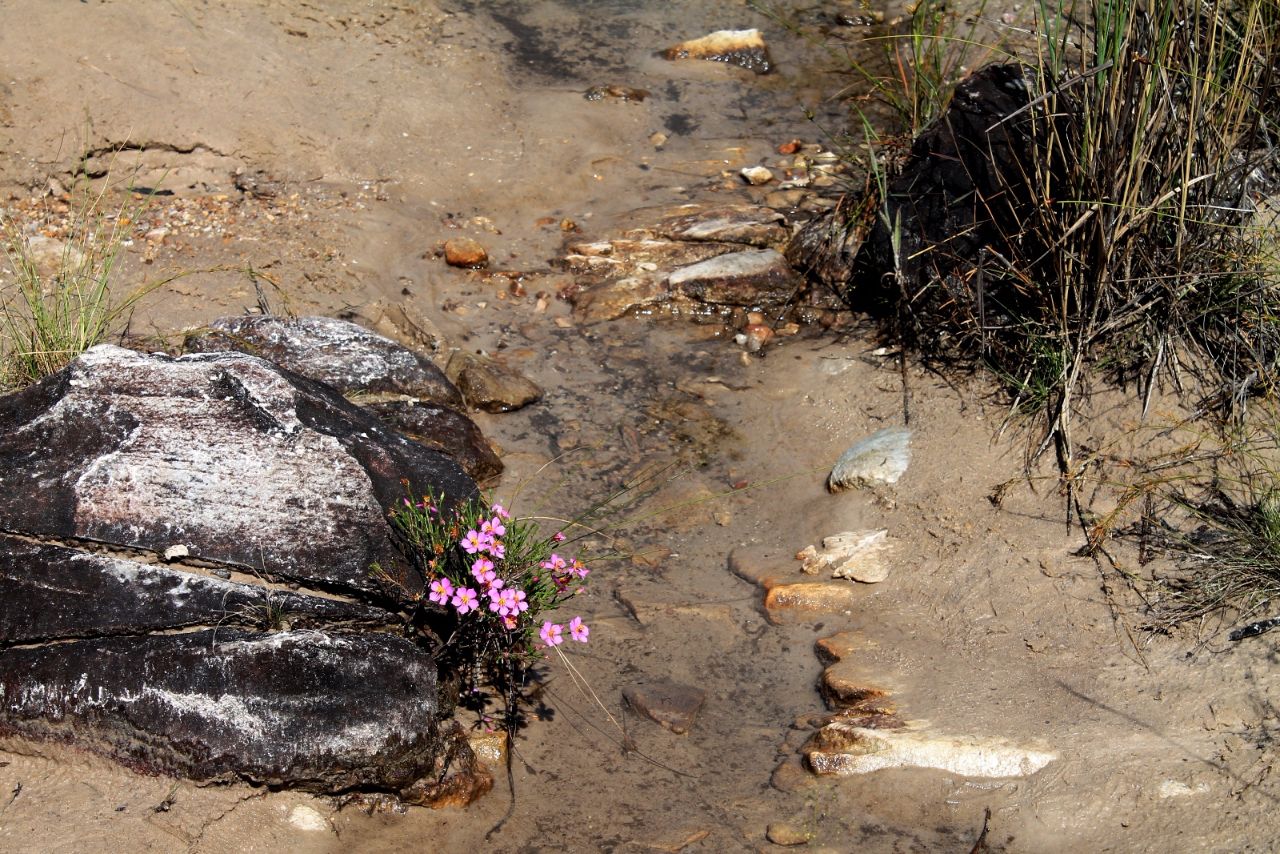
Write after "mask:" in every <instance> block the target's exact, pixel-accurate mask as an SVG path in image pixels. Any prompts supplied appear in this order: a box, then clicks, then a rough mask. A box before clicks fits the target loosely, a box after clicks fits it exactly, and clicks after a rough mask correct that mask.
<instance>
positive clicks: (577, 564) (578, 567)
mask: <svg viewBox="0 0 1280 854" xmlns="http://www.w3.org/2000/svg"><path fill="white" fill-rule="evenodd" d="M590 572H591V570H589V569H587V568H586V567H585V566H583V565H582V561H580V560H578V559H577V558H576V557H575V558H574V559H573V565H572V566H570V567H569V574H570V575H576V576H578V577H579V578H586V577H587V575H588V574H589V573H590Z"/></svg>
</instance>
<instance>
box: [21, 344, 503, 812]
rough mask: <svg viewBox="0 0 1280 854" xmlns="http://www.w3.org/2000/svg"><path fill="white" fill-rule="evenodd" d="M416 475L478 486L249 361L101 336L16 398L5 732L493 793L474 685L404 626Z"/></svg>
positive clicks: (227, 770)
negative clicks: (402, 543)
mask: <svg viewBox="0 0 1280 854" xmlns="http://www.w3.org/2000/svg"><path fill="white" fill-rule="evenodd" d="M402 478H404V479H406V480H407V481H408V482H409V483H410V484H411V485H412V488H413V489H414V490H415V491H419V492H421V491H425V490H427V489H432V490H434V491H435V492H436V493H437V494H438V493H440V492H444V493H445V494H446V495H448V496H450V497H451V500H457V499H460V498H464V497H467V496H470V495H472V494H474V491H475V485H474V482H473V481H472V480H471V479H470V478H468V477H467V475H466V474H465V473H464V472H463V471H462V469H461V468H460V467H459V466H458V465H457V464H456V463H455V462H454V461H453V460H452V459H450V458H449V457H447V456H445V455H444V454H442V453H440V452H438V451H435V450H432V449H429V448H425V447H423V446H422V445H420V444H418V443H416V442H413V441H410V440H409V439H406V438H404V437H403V436H400V435H399V434H397V433H395V432H393V431H391V430H389V429H387V428H385V427H383V426H382V425H381V424H380V422H379V421H378V420H377V418H375V417H374V416H373V415H372V414H370V413H368V412H366V411H365V410H363V409H361V408H360V407H358V406H355V405H354V404H351V403H349V402H348V401H347V400H345V399H344V398H343V397H342V396H341V395H340V394H338V393H337V392H336V391H334V390H333V389H332V388H330V387H329V386H327V385H323V384H321V383H317V382H313V381H311V380H307V379H305V378H303V377H300V376H297V375H295V374H291V373H289V372H287V371H283V370H281V369H279V368H277V367H276V366H274V365H272V364H270V363H268V362H265V361H263V360H261V359H258V358H255V357H252V356H248V355H244V354H240V353H208V354H194V355H189V356H183V357H179V358H172V357H169V356H164V355H145V354H141V353H136V352H133V351H130V350H123V349H120V348H118V347H111V346H101V347H96V348H94V349H92V350H90V351H88V352H87V353H85V354H84V355H82V356H81V357H80V358H78V359H76V360H75V361H74V362H72V363H71V365H69V366H68V367H67V368H66V369H64V370H63V371H61V372H59V373H58V374H56V375H54V376H51V377H49V378H47V379H46V380H44V381H43V382H41V383H39V384H37V385H35V386H32V387H31V388H29V389H27V390H25V391H23V392H21V393H19V394H16V395H10V396H8V397H5V398H2V399H0V732H3V733H6V734H16V735H21V736H25V737H33V738H59V739H66V740H69V741H73V742H74V743H76V744H78V745H80V746H82V747H85V748H87V749H89V750H93V751H95V752H98V753H101V754H104V755H107V756H111V757H113V758H116V759H118V760H120V761H123V762H125V763H127V764H129V765H131V766H133V767H137V768H140V769H145V770H147V771H152V772H162V773H171V774H182V775H185V776H190V777H194V778H197V779H201V780H234V779H242V780H248V781H252V782H258V783H266V784H270V785H284V786H296V787H302V788H306V789H310V790H315V791H323V792H341V791H347V790H351V789H361V790H365V789H370V790H380V791H387V792H392V793H397V794H399V795H400V796H402V797H405V798H407V799H411V800H413V801H414V802H433V801H438V800H439V799H441V798H444V799H448V800H450V801H452V802H457V801H460V800H461V801H465V800H467V799H469V798H471V797H474V796H475V795H478V794H479V793H481V792H483V791H485V790H487V788H488V786H489V785H490V779H489V777H488V775H487V773H486V772H485V771H484V770H483V769H482V768H479V767H477V766H476V765H475V762H474V758H473V756H472V754H471V752H470V750H469V748H468V747H467V743H466V741H465V738H464V736H463V735H462V734H461V732H460V731H459V730H458V728H457V727H456V725H455V724H453V723H452V722H451V720H450V719H449V717H448V716H449V714H450V713H451V712H452V701H453V694H452V690H451V689H448V688H444V689H442V688H440V687H439V686H438V682H440V681H444V682H445V683H448V684H452V683H453V681H455V680H454V677H452V676H450V675H448V674H445V675H444V677H442V676H441V675H439V674H437V672H436V669H435V662H434V661H433V659H432V657H431V655H430V654H429V653H428V652H427V651H425V650H423V649H420V648H419V647H418V646H416V645H414V644H413V643H412V642H410V641H409V640H406V639H405V637H404V632H403V630H402V626H403V625H404V617H403V615H402V608H404V607H407V606H411V605H412V604H413V602H414V594H415V592H416V591H419V590H421V588H422V579H421V578H420V576H418V575H417V573H416V570H415V569H414V568H413V567H412V566H410V565H409V564H408V563H407V562H406V561H405V560H404V558H403V557H402V555H401V554H400V552H399V551H398V550H397V548H396V546H395V544H394V542H393V539H392V537H393V534H392V531H391V529H390V526H389V525H388V523H387V520H386V515H385V511H386V509H387V508H388V507H389V506H391V505H392V504H394V503H396V502H399V501H400V500H402V498H403V496H404V494H405V493H404V489H405V487H404V486H403V484H402V483H401V479H402ZM95 544H106V546H107V547H109V548H110V549H111V550H112V551H111V553H109V554H108V553H103V548H102V546H101V545H95ZM91 546H92V547H91ZM175 547H181V548H175ZM166 551H167V552H168V553H169V557H171V558H173V559H174V562H162V561H161V560H160V555H161V554H163V553H165V552H166ZM375 564H376V565H378V566H379V567H380V568H381V570H382V572H381V573H374V572H372V571H371V569H372V567H373V566H374V565H375ZM281 582H284V583H287V584H288V585H289V587H290V588H291V589H281V585H280V583H281Z"/></svg>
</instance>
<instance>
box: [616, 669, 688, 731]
mask: <svg viewBox="0 0 1280 854" xmlns="http://www.w3.org/2000/svg"><path fill="white" fill-rule="evenodd" d="M622 696H623V699H625V700H626V701H627V704H628V705H630V706H631V708H633V709H635V710H636V711H637V712H639V713H640V714H642V715H644V716H645V717H647V718H649V719H650V720H652V721H654V722H656V723H658V724H659V725H661V726H662V727H663V728H665V729H669V730H671V731H672V732H674V733H676V734H677V735H683V734H684V733H686V732H688V731H689V728H690V727H691V726H693V721H694V718H696V717H697V715H698V711H699V710H700V709H701V708H702V704H703V703H704V702H706V699H707V694H706V692H705V691H703V690H702V689H701V688H694V687H692V686H689V685H682V684H680V683H679V682H673V681H671V680H670V679H661V680H657V681H654V682H647V683H645V684H643V685H633V686H630V687H627V688H624V689H622Z"/></svg>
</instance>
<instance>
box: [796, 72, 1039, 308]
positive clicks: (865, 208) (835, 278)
mask: <svg viewBox="0 0 1280 854" xmlns="http://www.w3.org/2000/svg"><path fill="white" fill-rule="evenodd" d="M1033 75H1034V72H1033V71H1032V70H1031V69H1028V68H1026V67H1025V66H1021V65H1017V64H1003V65H991V66H987V67H985V68H982V69H979V70H978V71H976V72H974V73H973V74H971V75H970V76H969V77H968V78H966V79H965V80H964V81H962V82H961V83H960V84H959V85H958V86H957V87H956V91H955V94H954V95H953V97H952V99H951V102H950V104H949V106H948V107H947V111H946V113H945V114H944V115H943V116H942V117H941V118H939V119H938V120H936V121H934V122H933V123H932V124H930V125H929V126H928V127H926V128H925V129H924V130H923V131H921V132H920V135H919V136H918V137H916V139H915V140H914V142H913V144H912V146H911V151H910V154H909V156H908V157H907V158H906V159H905V160H904V161H903V162H902V163H901V164H898V165H897V166H894V165H892V164H890V165H889V169H890V173H891V174H890V177H889V178H888V180H887V182H886V184H885V187H884V190H883V193H882V192H881V190H880V186H879V185H878V184H877V182H875V181H873V180H870V179H869V180H868V181H867V185H866V188H865V189H864V191H863V192H860V193H851V194H849V195H848V196H846V197H845V198H843V199H842V200H841V202H840V203H839V205H837V206H836V208H835V209H834V210H833V211H831V212H830V213H828V214H826V215H823V216H820V217H818V218H816V219H814V220H813V221H811V222H809V223H808V224H807V225H806V226H805V227H804V228H802V229H801V230H800V231H799V232H798V233H797V234H796V236H795V237H794V238H793V239H792V241H791V243H790V245H789V246H788V248H787V257H788V260H790V261H791V262H792V264H794V265H795V266H796V267H797V268H798V269H800V270H802V271H804V272H806V273H809V274H810V275H812V276H813V277H814V278H816V279H818V280H820V281H823V282H825V283H826V284H828V285H830V286H832V287H834V288H835V289H836V290H838V291H840V292H841V293H843V294H844V295H845V296H846V298H847V300H848V301H849V303H850V304H851V305H852V306H853V307H854V308H856V309H860V310H869V311H872V312H873V313H875V312H882V311H889V310H892V308H893V307H894V306H895V305H896V303H897V300H898V298H899V296H900V295H901V294H902V288H904V287H905V289H906V291H907V292H908V293H910V294H912V295H913V304H915V305H916V306H919V304H920V300H921V299H922V297H921V296H919V294H920V293H921V292H923V293H924V297H923V299H930V300H936V301H937V302H939V303H940V304H945V303H947V302H949V301H956V300H961V301H963V302H965V303H966V304H967V303H968V302H969V301H970V296H969V295H968V294H967V293H966V294H957V293H953V292H952V290H953V289H954V287H963V283H964V282H966V281H968V280H969V279H971V278H973V276H972V273H973V271H974V270H975V269H976V268H978V267H979V266H980V265H981V264H982V263H983V260H984V253H986V252H987V251H988V250H992V251H994V252H995V253H999V254H1004V253H1007V251H1008V250H1007V249H1005V248H1004V247H1007V245H1008V242H1009V241H1011V240H1015V239H1018V235H1019V233H1020V232H1021V231H1022V223H1023V221H1024V220H1025V219H1026V218H1027V217H1028V216H1030V212H1031V211H1032V209H1033V205H1034V204H1035V192H1034V187H1033V186H1032V185H1031V183H1029V180H1028V176H1032V175H1035V174H1037V171H1036V170H1037V168H1038V167H1037V164H1036V163H1035V159H1036V158H1037V157H1038V156H1039V154H1040V150H1039V144H1038V142H1037V139H1039V138H1040V136H1042V135H1043V134H1044V128H1043V122H1044V121H1045V117H1044V116H1043V115H1042V114H1039V113H1034V112H1033V111H1032V110H1031V109H1030V102H1031V94H1032V91H1033V89H1034V88H1035V85H1034V76H1033ZM890 223H894V224H896V226H897V227H898V230H899V234H900V243H899V245H898V247H897V251H896V252H895V247H894V239H893V233H892V230H891V227H890ZM996 259H997V255H991V256H990V260H991V261H993V262H994V261H995V260H996ZM991 266H992V268H993V269H995V268H996V267H998V264H994V263H993V264H992V265H991ZM898 277H900V279H901V281H899V280H898ZM935 284H936V285H940V287H932V285H935ZM1007 290H1008V293H1002V294H989V295H988V296H989V298H990V299H989V302H990V305H992V306H997V305H999V304H1000V303H1001V301H1002V299H1016V298H1018V296H1017V293H1016V289H1015V288H1009V289H1007Z"/></svg>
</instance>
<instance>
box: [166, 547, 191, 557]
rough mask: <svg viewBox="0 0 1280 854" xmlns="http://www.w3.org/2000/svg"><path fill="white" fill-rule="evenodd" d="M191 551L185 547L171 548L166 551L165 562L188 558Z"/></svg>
mask: <svg viewBox="0 0 1280 854" xmlns="http://www.w3.org/2000/svg"><path fill="white" fill-rule="evenodd" d="M190 554H191V551H190V550H189V549H188V548H187V547H186V546H184V545H176V546H169V548H167V549H165V550H164V559H165V560H177V559H178V558H180V557H187V556H189V555H190Z"/></svg>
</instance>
